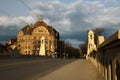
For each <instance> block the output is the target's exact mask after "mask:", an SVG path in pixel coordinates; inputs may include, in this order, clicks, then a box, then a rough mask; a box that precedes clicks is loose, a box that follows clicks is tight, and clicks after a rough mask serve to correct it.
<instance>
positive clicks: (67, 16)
mask: <svg viewBox="0 0 120 80" xmlns="http://www.w3.org/2000/svg"><path fill="white" fill-rule="evenodd" d="M110 1H112V0H110ZM110 1H107V2H103V1H100V0H99V1H98V0H97V1H95V0H77V1H75V2H73V3H69V4H68V3H64V2H61V1H60V0H51V1H48V2H46V1H44V0H40V1H36V2H32V3H31V4H29V5H30V6H31V8H32V10H31V11H30V12H29V15H28V16H19V17H7V16H0V26H1V28H3V26H4V28H6V27H7V28H8V27H11V26H14V27H17V28H18V29H19V28H22V27H24V26H25V25H26V23H27V24H29V23H34V22H36V21H37V17H38V16H40V15H42V16H43V17H44V20H45V21H46V22H47V23H48V25H52V26H53V27H54V28H55V29H56V30H57V31H59V33H60V36H61V37H62V38H63V39H64V40H69V41H71V42H73V44H76V43H80V42H81V41H82V42H83V41H84V40H85V39H86V37H85V36H86V34H85V33H87V30H88V29H93V28H95V27H102V28H105V30H108V31H106V32H109V31H111V30H112V31H115V30H117V29H119V25H120V18H119V17H120V6H118V3H115V4H114V6H108V4H107V3H110ZM115 2H116V0H115ZM115 5H116V6H115ZM12 28H13V27H12ZM12 28H9V29H12ZM17 28H16V29H17ZM113 28H114V29H113Z"/></svg>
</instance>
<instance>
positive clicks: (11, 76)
mask: <svg viewBox="0 0 120 80" xmlns="http://www.w3.org/2000/svg"><path fill="white" fill-rule="evenodd" d="M73 61H74V60H72V59H71V60H70V59H49V60H44V61H42V62H33V63H29V64H21V65H14V66H8V67H6V69H4V70H2V71H0V80H37V78H39V77H42V76H45V75H47V74H49V73H50V72H52V71H54V70H56V69H58V68H60V67H62V66H64V65H65V64H68V63H71V62H73Z"/></svg>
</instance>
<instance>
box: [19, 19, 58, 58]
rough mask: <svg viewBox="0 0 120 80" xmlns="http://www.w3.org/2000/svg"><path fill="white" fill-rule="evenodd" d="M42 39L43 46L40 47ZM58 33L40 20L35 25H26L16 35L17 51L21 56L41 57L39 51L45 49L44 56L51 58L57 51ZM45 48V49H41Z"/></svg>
mask: <svg viewBox="0 0 120 80" xmlns="http://www.w3.org/2000/svg"><path fill="white" fill-rule="evenodd" d="M42 37H44V39H45V43H44V46H41V44H42V40H41V38H42ZM58 42H59V32H57V31H56V30H55V29H54V28H53V27H52V26H49V25H47V24H46V23H45V22H44V21H43V20H42V18H41V17H40V18H39V20H38V21H37V22H36V23H35V24H30V25H26V26H25V27H24V28H22V29H21V30H20V31H19V32H18V35H17V49H18V50H19V51H20V53H21V54H22V55H41V54H40V49H45V55H43V56H46V55H47V56H52V55H54V54H55V52H56V51H57V50H58ZM41 47H45V48H41Z"/></svg>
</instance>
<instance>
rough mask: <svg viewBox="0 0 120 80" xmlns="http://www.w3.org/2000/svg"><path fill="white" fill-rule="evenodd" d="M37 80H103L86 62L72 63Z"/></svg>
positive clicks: (93, 67)
mask: <svg viewBox="0 0 120 80" xmlns="http://www.w3.org/2000/svg"><path fill="white" fill-rule="evenodd" d="M38 80H103V79H102V77H101V75H100V74H99V72H98V71H97V70H96V68H95V66H94V65H93V64H92V63H91V62H90V61H88V60H76V61H75V62H73V63H70V64H68V65H65V66H64V67H62V68H60V69H58V70H56V71H54V72H52V73H50V74H48V75H46V76H44V77H42V78H39V79H38Z"/></svg>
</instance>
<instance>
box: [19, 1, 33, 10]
mask: <svg viewBox="0 0 120 80" xmlns="http://www.w3.org/2000/svg"><path fill="white" fill-rule="evenodd" d="M19 1H20V2H21V3H22V4H23V5H24V6H25V7H27V8H28V9H29V10H32V9H31V8H30V7H29V6H28V5H27V4H26V3H25V2H24V1H23V0H19Z"/></svg>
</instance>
